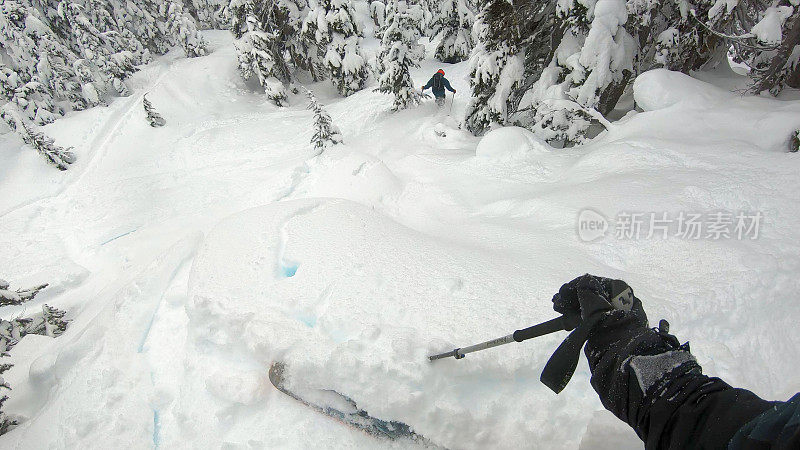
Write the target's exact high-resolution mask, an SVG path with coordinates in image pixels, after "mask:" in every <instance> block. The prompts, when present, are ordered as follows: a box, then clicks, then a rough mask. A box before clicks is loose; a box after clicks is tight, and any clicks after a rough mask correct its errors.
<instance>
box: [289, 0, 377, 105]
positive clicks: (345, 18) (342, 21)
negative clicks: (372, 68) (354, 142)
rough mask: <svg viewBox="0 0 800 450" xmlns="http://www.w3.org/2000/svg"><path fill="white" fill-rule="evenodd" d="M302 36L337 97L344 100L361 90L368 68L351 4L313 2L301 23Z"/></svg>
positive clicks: (336, 0)
mask: <svg viewBox="0 0 800 450" xmlns="http://www.w3.org/2000/svg"><path fill="white" fill-rule="evenodd" d="M303 33H304V34H305V35H306V36H307V37H308V39H309V40H313V42H314V43H315V44H316V47H317V48H318V49H319V52H320V53H321V55H320V56H321V58H320V59H321V61H322V62H323V63H324V65H325V67H326V69H327V72H328V74H329V75H330V79H331V82H332V83H333V84H334V86H336V89H337V90H338V91H339V93H340V94H342V95H344V96H347V95H350V94H352V93H354V92H356V91H358V90H361V89H362V88H363V87H364V84H365V83H366V80H367V77H368V76H369V73H368V66H367V61H366V59H365V58H364V56H363V55H362V54H361V39H362V34H361V30H360V29H359V27H358V22H357V20H356V19H355V13H354V10H353V6H352V4H351V2H350V0H315V1H314V3H313V4H312V7H311V9H310V11H309V13H308V15H307V16H306V18H305V20H304V22H303Z"/></svg>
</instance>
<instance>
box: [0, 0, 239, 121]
mask: <svg viewBox="0 0 800 450" xmlns="http://www.w3.org/2000/svg"><path fill="white" fill-rule="evenodd" d="M182 1H183V0H170V1H169V2H163V1H160V0H7V1H3V2H2V3H0V50H1V51H0V53H1V54H2V55H3V59H2V64H0V72H2V74H1V75H0V84H2V86H0V88H1V89H2V95H3V98H4V99H6V100H8V101H9V102H11V103H13V104H15V105H16V107H17V108H18V110H19V111H20V112H22V113H23V114H24V115H25V117H26V118H28V119H30V120H32V121H33V122H35V123H37V124H45V123H48V122H52V121H53V120H55V119H56V118H57V117H58V116H59V115H61V114H63V113H64V111H65V109H72V110H80V109H84V108H86V107H90V106H94V105H98V104H103V103H104V102H105V100H106V99H107V97H108V96H109V95H126V94H127V93H128V88H127V86H126V85H125V79H126V78H127V77H129V76H130V75H131V74H132V73H133V72H134V71H135V70H137V69H136V66H137V65H140V64H143V63H146V62H148V61H149V60H150V58H151V54H152V53H156V54H162V53H165V52H166V51H167V50H169V48H170V47H171V46H172V45H176V44H178V45H182V46H183V47H184V48H185V49H186V51H187V54H189V55H196V54H202V41H201V40H200V39H199V37H198V36H199V35H198V34H197V31H196V27H195V26H194V22H193V19H191V18H190V17H189V14H188V13H186V12H183V11H184V10H183V9H182V6H181V5H182ZM187 1H188V0H187ZM194 1H195V2H196V3H197V4H198V5H206V4H208V5H211V3H214V4H216V7H217V8H219V5H220V2H221V1H223V0H194ZM173 4H174V5H175V6H173ZM191 4H192V5H195V3H191Z"/></svg>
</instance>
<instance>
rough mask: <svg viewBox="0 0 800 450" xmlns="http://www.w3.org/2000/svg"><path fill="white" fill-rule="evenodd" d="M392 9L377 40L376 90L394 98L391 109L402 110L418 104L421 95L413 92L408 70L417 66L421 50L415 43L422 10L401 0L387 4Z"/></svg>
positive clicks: (418, 36) (421, 53)
mask: <svg viewBox="0 0 800 450" xmlns="http://www.w3.org/2000/svg"><path fill="white" fill-rule="evenodd" d="M388 8H389V9H391V10H392V12H391V14H387V16H388V17H389V19H388V22H387V27H386V32H385V33H384V34H383V39H381V50H380V53H379V54H378V68H377V69H378V70H377V71H378V83H379V85H380V86H379V87H378V89H377V90H378V91H380V92H383V93H384V94H392V95H394V109H395V110H398V109H403V108H407V107H408V106H411V105H416V104H418V103H419V102H420V99H421V94H420V92H419V91H418V90H417V89H415V87H414V83H413V81H412V80H411V73H410V70H411V68H412V67H419V62H420V61H421V60H422V57H423V51H424V50H423V48H422V46H421V45H420V44H419V39H420V31H419V28H418V27H419V25H420V24H421V22H422V10H421V9H420V8H419V6H417V5H413V4H411V5H410V4H408V3H406V2H405V1H397V2H392V3H390V5H389V7H388Z"/></svg>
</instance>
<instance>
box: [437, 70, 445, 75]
mask: <svg viewBox="0 0 800 450" xmlns="http://www.w3.org/2000/svg"><path fill="white" fill-rule="evenodd" d="M436 73H440V74H442V75H444V70H442V69H439V70H437V71H436Z"/></svg>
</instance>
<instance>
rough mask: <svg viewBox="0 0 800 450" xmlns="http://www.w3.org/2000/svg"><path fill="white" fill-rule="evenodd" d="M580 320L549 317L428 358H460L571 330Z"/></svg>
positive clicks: (565, 316)
mask: <svg viewBox="0 0 800 450" xmlns="http://www.w3.org/2000/svg"><path fill="white" fill-rule="evenodd" d="M580 321H581V318H580V316H578V315H569V316H568V315H563V316H559V317H556V318H555V319H550V320H548V321H547V322H542V323H540V324H537V325H534V326H532V327H528V328H525V329H522V330H517V331H515V332H513V333H511V334H509V335H508V336H503V337H500V338H497V339H492V340H491V341H486V342H481V343H480V344H475V345H472V346H469V347H464V348H457V349H454V350H452V351H449V352H447V353H440V354H438V355H432V356H429V357H428V359H429V360H431V361H435V360H437V359H443V358H449V357H450V356H452V357H454V358H455V359H461V358H463V357H464V356H465V355H466V354H467V353H472V352H477V351H480V350H486V349H487V348H492V347H497V346H498V345H504V344H508V343H511V342H522V341H525V340H528V339H532V338H535V337H539V336H544V335H546V334H550V333H555V332H557V331H571V330H573V329H575V327H576V326H578V323H580Z"/></svg>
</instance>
